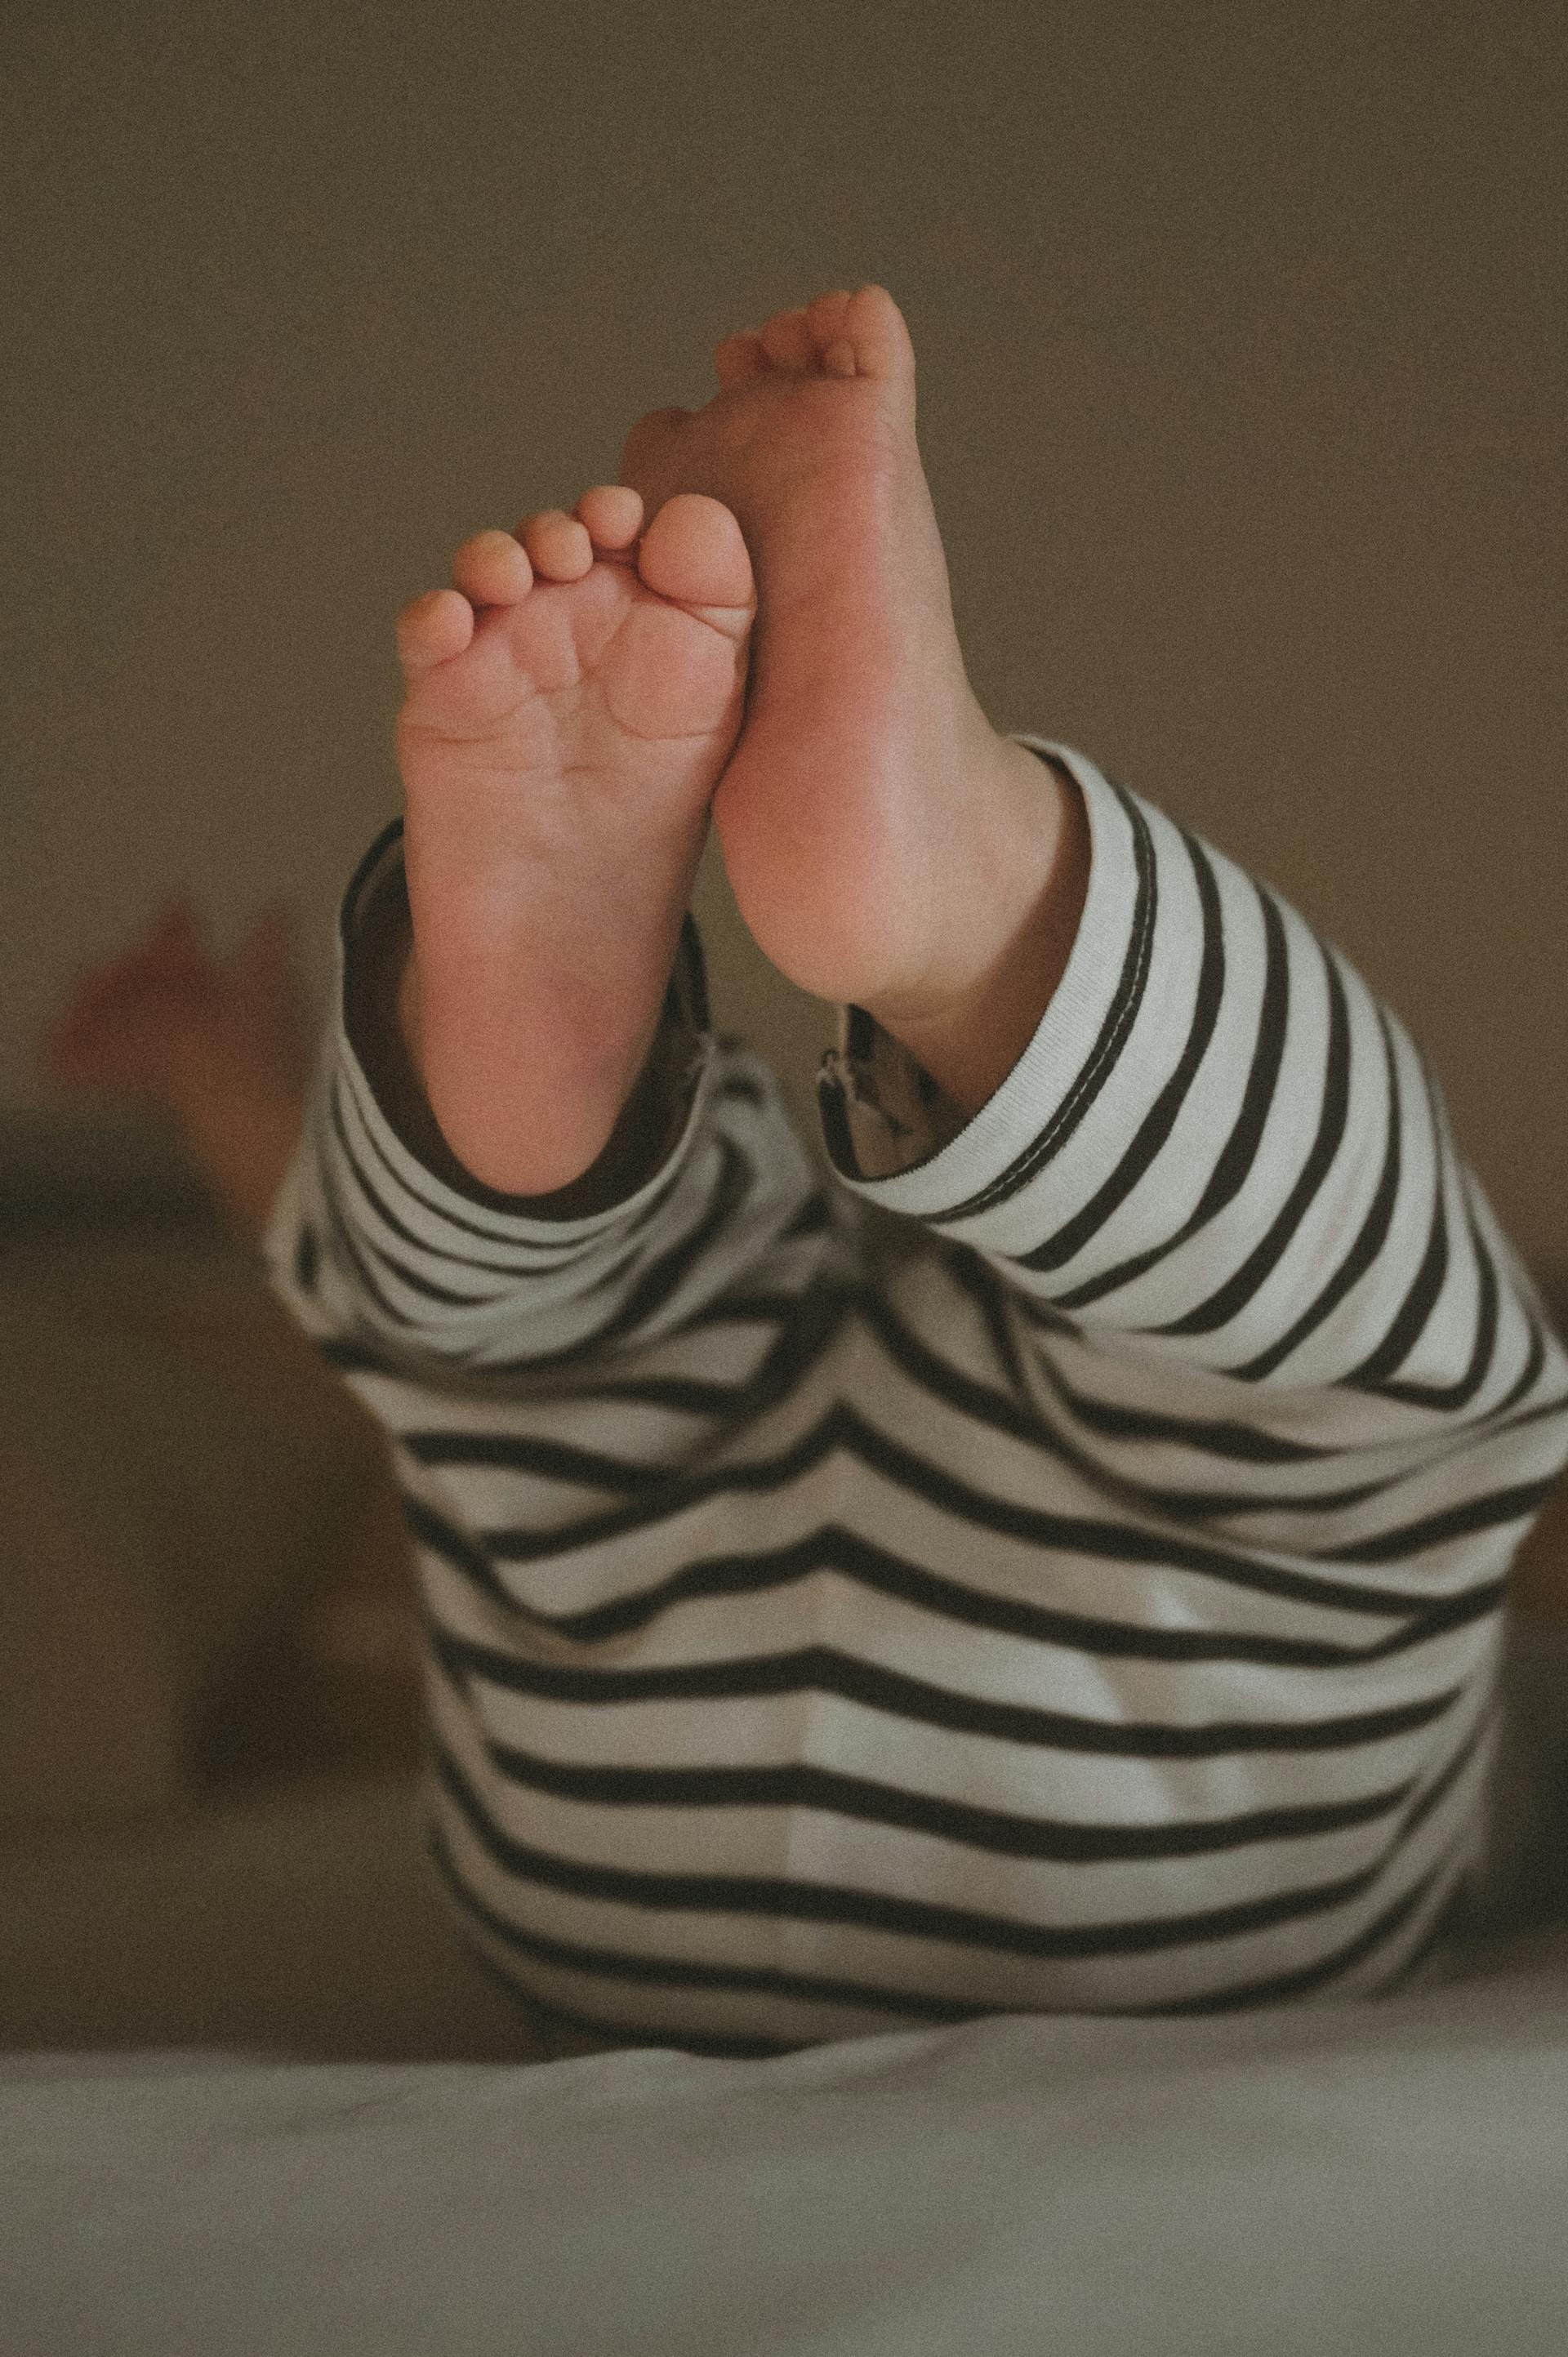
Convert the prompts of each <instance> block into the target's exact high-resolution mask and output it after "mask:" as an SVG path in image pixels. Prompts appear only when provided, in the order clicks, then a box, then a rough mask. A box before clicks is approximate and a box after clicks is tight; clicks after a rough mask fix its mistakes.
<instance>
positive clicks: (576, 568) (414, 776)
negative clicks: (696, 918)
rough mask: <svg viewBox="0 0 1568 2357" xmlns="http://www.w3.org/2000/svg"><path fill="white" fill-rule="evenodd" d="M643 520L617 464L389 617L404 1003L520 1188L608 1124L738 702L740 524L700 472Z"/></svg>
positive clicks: (482, 547) (426, 1057)
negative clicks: (396, 653)
mask: <svg viewBox="0 0 1568 2357" xmlns="http://www.w3.org/2000/svg"><path fill="white" fill-rule="evenodd" d="M642 525H643V502H642V500H640V498H639V496H638V494H637V493H636V492H635V491H631V490H626V489H624V488H621V487H618V486H615V485H606V486H601V487H600V488H599V489H597V490H591V491H588V492H585V494H584V496H583V498H582V499H581V500H579V501H578V504H577V509H576V511H575V515H573V516H568V515H565V514H564V513H563V512H561V511H559V510H552V511H548V512H546V513H543V514H538V515H534V516H532V517H529V518H526V519H525V520H524V522H522V523H521V525H520V526H519V528H518V532H517V534H516V535H515V536H514V535H510V534H508V533H500V532H488V533H479V534H478V535H477V536H476V537H475V538H473V539H471V540H469V541H467V542H465V543H464V544H463V546H462V547H461V548H460V549H459V550H458V552H457V555H456V561H455V564H454V567H453V580H454V583H455V585H456V586H455V587H454V588H452V589H445V590H435V591H433V592H432V593H430V594H429V595H428V596H426V597H419V598H416V599H415V600H414V601H413V603H412V604H411V605H409V606H407V607H405V608H404V609H403V613H402V614H401V615H400V617H399V623H398V639H399V650H400V652H401V655H402V658H403V669H404V674H405V678H406V682H407V694H406V699H405V701H404V704H403V711H402V713H401V715H400V717H399V721H398V729H397V745H398V757H399V761H400V764H401V767H402V770H403V783H404V787H405V789H406V794H407V814H406V821H405V832H404V846H405V856H406V864H407V875H408V895H409V907H410V911H411V914H412V917H413V959H412V963H411V966H410V969H409V972H408V974H407V975H406V976H405V982H404V989H403V999H402V1012H403V1029H404V1033H405V1036H406V1037H407V1039H408V1045H409V1047H410V1050H411V1052H412V1054H413V1060H414V1063H415V1065H416V1067H417V1069H418V1072H419V1076H420V1078H421V1080H422V1081H423V1083H424V1090H425V1092H426V1094H427V1096H428V1098H429V1101H430V1105H431V1108H432V1110H433V1111H434V1113H435V1118H436V1121H437V1122H438V1124H439V1125H440V1127H441V1130H442V1132H443V1134H444V1135H445V1137H446V1141H447V1143H448V1145H449V1146H451V1148H452V1151H453V1152H454V1154H455V1155H456V1157H457V1158H458V1160H459V1162H460V1163H461V1164H462V1165H463V1166H464V1168H466V1169H467V1170H468V1171H470V1172H471V1173H472V1174H473V1176H474V1177H475V1178H477V1179H479V1180H481V1181H482V1182H483V1183H484V1184H485V1185H486V1186H489V1187H493V1188H496V1189H499V1190H500V1191H501V1192H503V1193H507V1194H525V1195H537V1194H544V1193H549V1192H552V1191H553V1190H554V1189H558V1188H562V1187H564V1186H567V1185H568V1184H570V1182H571V1181H573V1180H574V1179H577V1178H578V1177H580V1176H581V1174H582V1173H583V1172H584V1171H585V1170H586V1169H587V1168H589V1166H590V1165H591V1164H592V1163H593V1162H594V1161H595V1159H596V1157H597V1155H598V1154H599V1151H600V1149H601V1147H602V1146H604V1145H605V1143H606V1140H607V1138H608V1137H609V1136H610V1135H611V1133H612V1131H613V1130H614V1128H615V1126H616V1123H617V1120H618V1115H619V1114H620V1112H621V1109H622V1107H623V1105H624V1104H625V1103H626V1101H627V1099H628V1095H629V1094H630V1092H631V1091H632V1089H633V1087H634V1085H635V1083H636V1081H637V1078H638V1075H639V1072H640V1071H641V1070H642V1068H643V1065H644V1064H645V1062H646V1060H647V1058H648V1054H649V1050H650V1046H651V1044H652V1041H653V1039H654V1036H655V1033H656V1032H657V1029H658V1026H659V1018H660V1009H661V1006H662V1005H663V1000H664V994H665V991H666V988H667V986H668V983H669V978H670V971H671V964H672V963H673V959H674V954H675V949H676V944H677V942H678V940H679V937H680V930H681V923H682V916H683V914H684V911H685V909H686V904H687V900H688V899H689V897H690V893H691V888H692V884H693V877H694V876H695V872H696V866H697V862H698V859H699V856H700V855H701V852H702V848H703V840H704V837H705V835H706V833H707V825H708V806H709V802H710V801H711V799H712V795H713V791H714V785H715V784H716V782H717V780H718V777H719V773H720V771H721V770H722V769H723V767H724V764H725V759H727V757H728V754H729V751H730V748H731V746H732V745H733V744H734V742H735V738H736V733H737V731H738V729H739V726H740V721H741V713H742V706H743V701H744V695H745V686H746V657H747V651H748V645H749V638H750V630H751V621H752V615H753V610H754V607H755V594H754V587H753V581H752V571H751V561H750V558H749V556H748V555H747V554H746V544H745V542H744V541H743V540H742V538H741V533H740V527H739V525H738V524H737V523H736V520H735V517H734V516H733V515H732V514H731V513H730V512H729V511H728V510H727V509H725V508H724V507H723V506H721V505H720V504H719V502H718V501H717V500H713V499H708V498H703V497H699V496H694V495H691V494H685V495H682V496H680V497H677V498H673V499H671V500H668V501H667V502H666V503H665V504H664V505H662V506H661V507H660V509H659V511H658V512H657V513H656V514H655V515H654V516H653V518H652V521H651V522H650V523H649V525H648V528H647V530H646V532H644V531H643V530H642ZM639 535H640V536H639Z"/></svg>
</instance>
